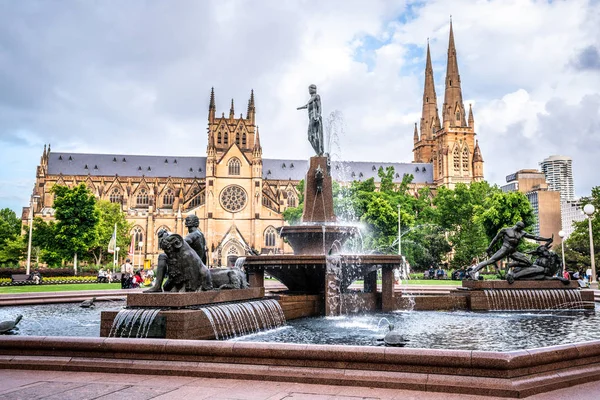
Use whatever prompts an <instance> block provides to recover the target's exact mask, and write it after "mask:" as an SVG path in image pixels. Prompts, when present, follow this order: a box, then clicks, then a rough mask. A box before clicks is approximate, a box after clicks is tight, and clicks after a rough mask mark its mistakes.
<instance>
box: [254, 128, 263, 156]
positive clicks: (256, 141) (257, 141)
mask: <svg viewBox="0 0 600 400" xmlns="http://www.w3.org/2000/svg"><path fill="white" fill-rule="evenodd" d="M260 148H261V147H260V135H259V133H258V126H257V127H256V135H255V136H254V151H258V150H259V149H260Z"/></svg>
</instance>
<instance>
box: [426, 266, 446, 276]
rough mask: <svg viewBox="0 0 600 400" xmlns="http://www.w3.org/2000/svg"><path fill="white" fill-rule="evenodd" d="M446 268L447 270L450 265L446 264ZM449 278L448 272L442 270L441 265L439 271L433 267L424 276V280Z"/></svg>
mask: <svg viewBox="0 0 600 400" xmlns="http://www.w3.org/2000/svg"><path fill="white" fill-rule="evenodd" d="M444 266H445V267H446V269H447V268H448V264H447V263H445V264H444ZM447 277H448V275H447V272H446V270H444V269H443V268H442V266H441V265H438V267H437V269H435V268H434V267H433V265H431V266H430V267H429V269H428V270H427V272H426V273H425V274H423V278H425V279H446V278H447Z"/></svg>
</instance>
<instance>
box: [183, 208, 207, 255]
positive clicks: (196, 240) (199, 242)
mask: <svg viewBox="0 0 600 400" xmlns="http://www.w3.org/2000/svg"><path fill="white" fill-rule="evenodd" d="M199 225H200V220H199V219H198V217H197V216H195V215H194V214H190V215H188V216H187V217H185V226H186V227H187V228H188V234H187V236H186V237H185V241H186V242H187V243H188V244H189V245H190V247H191V248H192V249H194V250H195V251H196V253H198V255H199V256H200V259H201V260H202V263H204V265H206V240H205V239H204V235H203V234H202V232H201V231H200V229H198V226H199Z"/></svg>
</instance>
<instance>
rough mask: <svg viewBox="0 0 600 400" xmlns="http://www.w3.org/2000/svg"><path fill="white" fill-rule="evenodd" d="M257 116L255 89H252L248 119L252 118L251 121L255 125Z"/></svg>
mask: <svg viewBox="0 0 600 400" xmlns="http://www.w3.org/2000/svg"><path fill="white" fill-rule="evenodd" d="M255 118H256V107H255V106H254V89H252V90H250V100H248V113H247V114H246V119H249V120H250V123H251V124H252V125H254V122H255Z"/></svg>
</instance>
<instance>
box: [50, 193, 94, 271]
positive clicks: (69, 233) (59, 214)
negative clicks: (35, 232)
mask: <svg viewBox="0 0 600 400" xmlns="http://www.w3.org/2000/svg"><path fill="white" fill-rule="evenodd" d="M52 192H53V193H54V195H55V199H54V206H53V207H54V210H55V214H54V217H55V218H56V225H55V227H54V228H55V230H54V231H55V236H56V239H57V241H58V242H59V244H60V251H61V252H62V254H63V256H64V258H71V257H74V269H75V272H77V255H78V254H82V253H85V252H87V251H88V250H89V249H90V247H92V246H93V244H94V243H95V241H96V240H97V235H98V233H97V231H96V224H97V223H98V218H99V217H98V211H97V210H96V198H95V197H94V195H93V194H92V193H91V192H90V190H89V189H88V188H87V187H86V186H85V184H83V183H82V184H80V185H79V186H75V187H74V188H73V189H69V188H68V187H66V186H60V185H56V186H54V187H52Z"/></svg>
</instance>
